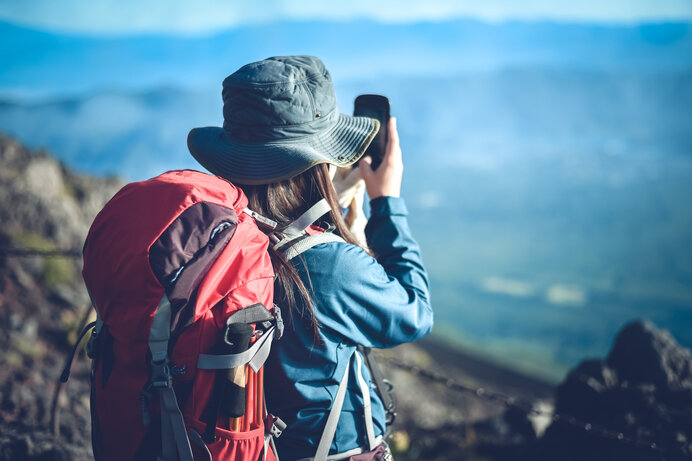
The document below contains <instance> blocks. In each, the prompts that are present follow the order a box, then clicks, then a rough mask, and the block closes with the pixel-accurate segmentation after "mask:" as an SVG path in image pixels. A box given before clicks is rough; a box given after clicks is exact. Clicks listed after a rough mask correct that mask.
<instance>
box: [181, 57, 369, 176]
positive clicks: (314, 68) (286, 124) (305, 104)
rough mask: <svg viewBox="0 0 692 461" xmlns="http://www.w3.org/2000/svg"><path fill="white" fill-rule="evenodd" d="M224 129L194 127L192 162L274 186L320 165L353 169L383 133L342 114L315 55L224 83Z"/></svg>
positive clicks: (267, 65) (253, 67)
mask: <svg viewBox="0 0 692 461" xmlns="http://www.w3.org/2000/svg"><path fill="white" fill-rule="evenodd" d="M221 94H222V97H223V118H224V123H223V128H219V127H205V128H194V129H193V130H192V131H190V134H189V135H188V137H187V145H188V148H189V149H190V152H191V153H192V156H193V157H195V159H197V161H198V162H199V163H201V164H202V166H204V167H205V168H206V169H207V170H209V171H211V172H212V173H214V174H216V175H218V176H222V177H224V178H226V179H229V180H231V181H233V182H236V183H239V184H268V183H272V182H278V181H282V180H285V179H288V178H291V177H293V176H295V175H297V174H300V173H302V172H304V171H306V170H308V169H309V168H310V167H312V166H314V165H317V164H319V163H330V164H333V165H337V166H339V167H344V166H348V165H352V164H353V163H355V162H357V161H358V159H360V157H361V156H362V155H363V153H364V152H365V149H366V148H367V147H368V145H369V144H370V142H371V141H372V139H373V138H374V136H375V134H376V133H377V131H378V129H379V122H378V121H377V120H375V119H372V118H367V117H351V116H349V115H344V114H340V113H339V112H338V111H337V108H336V94H335V93H334V86H333V84H332V79H331V77H330V76H329V72H327V69H325V67H324V64H322V61H320V60H319V59H318V58H315V57H313V56H278V57H272V58H268V59H265V60H263V61H258V62H253V63H250V64H247V65H245V66H243V67H241V68H240V69H238V70H237V71H236V72H234V73H233V74H231V75H230V76H228V77H227V78H226V79H225V80H224V82H223V91H222V93H221Z"/></svg>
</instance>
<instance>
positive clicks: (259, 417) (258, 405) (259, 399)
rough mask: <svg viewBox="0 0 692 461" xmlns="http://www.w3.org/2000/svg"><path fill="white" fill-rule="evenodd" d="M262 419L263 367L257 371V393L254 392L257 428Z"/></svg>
mask: <svg viewBox="0 0 692 461" xmlns="http://www.w3.org/2000/svg"><path fill="white" fill-rule="evenodd" d="M263 419H264V366H262V367H261V368H260V369H259V371H257V392H255V421H256V423H257V426H258V427H259V425H260V424H261V422H262V420H263Z"/></svg>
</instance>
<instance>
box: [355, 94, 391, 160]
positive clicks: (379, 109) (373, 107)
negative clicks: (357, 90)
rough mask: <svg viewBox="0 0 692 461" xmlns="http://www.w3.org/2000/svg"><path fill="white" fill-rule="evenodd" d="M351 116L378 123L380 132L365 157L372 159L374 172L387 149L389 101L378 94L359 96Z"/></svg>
mask: <svg viewBox="0 0 692 461" xmlns="http://www.w3.org/2000/svg"><path fill="white" fill-rule="evenodd" d="M353 115H356V116H361V117H370V118H376V119H377V120H379V121H380V131H378V132H377V134H376V135H375V139H373V140H372V142H371V143H370V146H368V149H367V150H366V151H365V154H363V155H364V156H365V155H368V156H370V157H371V158H372V169H373V170H376V169H377V167H379V166H380V163H382V158H383V157H384V151H385V148H386V147H387V125H388V124H389V115H390V104H389V99H387V98H386V97H384V96H382V95H379V94H361V95H360V96H358V97H357V98H356V101H355V103H354V108H353Z"/></svg>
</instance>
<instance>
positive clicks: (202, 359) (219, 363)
mask: <svg viewBox="0 0 692 461" xmlns="http://www.w3.org/2000/svg"><path fill="white" fill-rule="evenodd" d="M275 331H276V327H275V326H271V327H270V328H269V329H268V330H267V331H266V332H265V333H264V334H263V335H262V336H260V338H259V339H258V340H257V341H255V344H253V345H252V347H250V348H249V349H248V350H246V351H245V352H240V353H238V354H225V355H214V354H200V355H199V359H197V368H199V369H202V370H227V369H231V368H236V367H239V366H241V365H245V364H246V363H247V364H249V365H250V366H251V367H252V369H253V370H255V371H258V370H259V369H260V368H261V367H262V365H263V364H264V362H265V361H266V360H267V357H268V356H269V351H270V350H271V344H272V340H273V339H274V332H275Z"/></svg>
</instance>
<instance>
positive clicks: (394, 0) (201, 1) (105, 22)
mask: <svg viewBox="0 0 692 461" xmlns="http://www.w3.org/2000/svg"><path fill="white" fill-rule="evenodd" d="M459 17H465V18H476V19H481V20H486V21H507V20H529V21H532V20H555V21H570V22H571V21H577V22H625V23H633V22H650V21H666V20H673V21H681V20H682V21H692V0H579V1H572V2H568V1H556V0H524V1H517V0H477V1H473V2H471V1H451V0H425V1H420V0H377V1H373V0H349V1H348V2H344V1H343V0H340V1H332V0H292V1H291V0H264V1H257V0H255V1H253V0H146V1H143V0H89V1H84V0H60V1H57V0H0V19H1V20H6V21H10V22H15V23H21V24H25V25H30V26H34V27H37V28H42V29H51V30H65V31H72V32H76V33H87V34H118V35H128V34H133V33H149V32H169V33H189V34H199V33H205V32H208V31H213V30H216V29H223V28H228V27H233V26H235V25H241V24H248V23H263V22H264V23H266V22H272V21H276V20H286V19H327V20H350V19H355V18H361V19H363V18H365V19H372V20H375V21H381V22H416V21H421V20H428V21H438V20H445V19H453V18H459Z"/></svg>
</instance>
